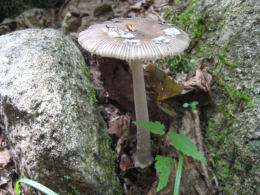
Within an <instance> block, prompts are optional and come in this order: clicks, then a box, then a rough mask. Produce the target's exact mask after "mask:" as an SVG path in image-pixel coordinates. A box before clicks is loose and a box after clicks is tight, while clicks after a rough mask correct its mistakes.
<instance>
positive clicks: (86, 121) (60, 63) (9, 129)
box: [0, 29, 119, 194]
mask: <svg viewBox="0 0 260 195" xmlns="http://www.w3.org/2000/svg"><path fill="white" fill-rule="evenodd" d="M0 117H1V118H0V122H1V123H2V125H4V128H5V133H6V135H7V137H8V139H9V141H10V145H11V150H12V154H13V159H14V162H15V164H16V168H17V171H18V174H19V176H20V177H26V178H31V179H33V180H36V181H38V182H40V183H42V184H44V185H46V186H47V187H49V188H51V189H52V190H54V191H56V192H58V193H60V194H69V193H73V194H75V193H77V192H80V193H81V194H118V193H119V183H118V180H117V177H116V175H115V169H114V163H113V156H112V152H111V150H110V140H109V137H108V135H107V134H106V125H105V123H104V120H103V118H102V117H101V115H100V113H99V111H98V109H97V106H96V103H95V96H94V93H93V88H92V86H91V83H90V80H89V78H88V71H87V69H86V64H85V62H84V58H83V56H82V55H81V53H80V51H79V49H78V48H77V47H76V45H75V44H74V43H73V41H72V40H71V39H70V38H68V37H66V36H65V35H63V34H62V33H60V32H59V31H56V30H52V29H45V30H40V29H28V30H22V31H16V32H13V33H10V34H7V35H3V36H0ZM24 190H25V193H26V192H28V193H29V191H30V188H24ZM26 194H27V193H26Z"/></svg>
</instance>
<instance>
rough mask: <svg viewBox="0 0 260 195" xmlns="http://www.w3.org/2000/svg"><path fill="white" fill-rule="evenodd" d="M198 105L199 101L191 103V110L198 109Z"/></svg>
mask: <svg viewBox="0 0 260 195" xmlns="http://www.w3.org/2000/svg"><path fill="white" fill-rule="evenodd" d="M198 104H199V102H198V101H193V102H191V103H190V107H191V109H193V110H195V109H196V106H197V105H198Z"/></svg>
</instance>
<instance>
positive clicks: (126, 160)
mask: <svg viewBox="0 0 260 195" xmlns="http://www.w3.org/2000/svg"><path fill="white" fill-rule="evenodd" d="M131 167H134V163H133V161H132V159H131V158H130V156H128V155H126V154H123V155H122V156H121V159H120V169H121V170H122V171H125V170H127V169H128V168H131Z"/></svg>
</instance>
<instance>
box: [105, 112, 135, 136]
mask: <svg viewBox="0 0 260 195" xmlns="http://www.w3.org/2000/svg"><path fill="white" fill-rule="evenodd" d="M129 131H130V117H129V116H127V115H122V116H117V117H115V118H113V119H112V120H110V121H109V129H108V130H107V132H108V133H109V134H115V135H116V136H117V137H119V138H120V137H122V136H123V135H128V134H129Z"/></svg>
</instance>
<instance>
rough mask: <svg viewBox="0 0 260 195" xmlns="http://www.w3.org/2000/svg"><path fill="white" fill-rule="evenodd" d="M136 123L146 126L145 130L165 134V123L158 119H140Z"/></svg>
mask: <svg viewBox="0 0 260 195" xmlns="http://www.w3.org/2000/svg"><path fill="white" fill-rule="evenodd" d="M133 123H134V124H136V125H138V126H140V127H142V128H144V129H145V130H148V131H151V132H152V133H154V134H158V135H163V134H164V133H165V132H164V129H165V127H164V125H163V124H162V123H160V122H158V121H155V122H151V121H148V122H139V121H134V122H133Z"/></svg>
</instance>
